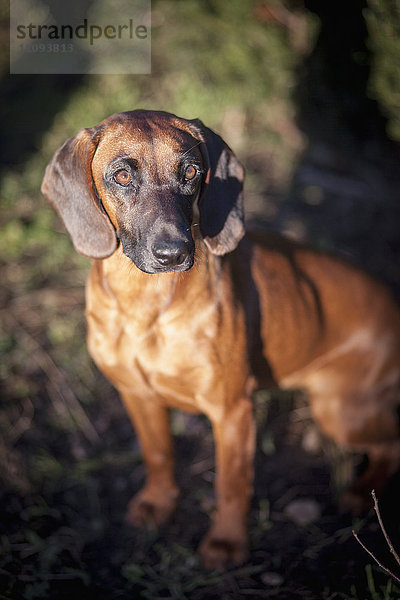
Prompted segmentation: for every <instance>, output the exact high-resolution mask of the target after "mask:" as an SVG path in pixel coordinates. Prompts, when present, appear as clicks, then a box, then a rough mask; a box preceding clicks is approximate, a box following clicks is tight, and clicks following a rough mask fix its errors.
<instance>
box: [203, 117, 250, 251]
mask: <svg viewBox="0 0 400 600" xmlns="http://www.w3.org/2000/svg"><path fill="white" fill-rule="evenodd" d="M192 123H193V124H194V125H195V126H196V127H197V128H198V130H199V132H200V134H201V138H203V141H204V144H202V145H201V146H200V149H201V152H202V154H203V160H204V163H205V165H206V167H207V168H208V173H207V177H206V178H205V182H204V183H203V188H202V191H201V193H200V198H199V211H200V231H201V234H202V236H203V239H204V241H205V243H206V244H207V246H208V248H209V249H210V250H211V252H213V253H214V254H226V253H228V252H232V250H234V249H235V248H236V246H237V245H238V243H239V242H240V240H241V239H242V237H243V235H244V232H245V231H244V216H243V193H242V190H243V181H244V168H243V166H242V165H241V163H240V162H239V161H238V159H237V158H236V156H235V154H234V153H233V152H232V150H231V149H230V148H229V147H228V146H227V144H225V142H224V140H223V139H222V138H221V137H220V136H219V135H217V134H216V133H214V132H213V131H212V130H211V129H208V127H205V126H204V125H203V123H202V122H201V121H199V120H198V119H196V120H194V121H192Z"/></svg>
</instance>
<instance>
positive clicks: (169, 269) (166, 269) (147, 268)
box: [124, 253, 194, 275]
mask: <svg viewBox="0 0 400 600" xmlns="http://www.w3.org/2000/svg"><path fill="white" fill-rule="evenodd" d="M124 254H125V253H124ZM129 258H130V257H129ZM131 260H132V262H133V263H134V264H135V265H136V267H137V268H138V269H140V271H142V272H143V273H147V274H149V275H153V274H155V273H173V272H176V271H189V269H191V268H192V267H193V264H194V257H193V258H192V259H191V260H190V261H189V260H187V261H185V262H184V263H182V264H181V265H175V266H162V265H157V264H156V263H153V264H145V265H144V264H142V263H140V262H139V261H135V260H133V259H132V258H131Z"/></svg>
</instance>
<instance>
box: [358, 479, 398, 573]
mask: <svg viewBox="0 0 400 600" xmlns="http://www.w3.org/2000/svg"><path fill="white" fill-rule="evenodd" d="M371 494H372V498H373V500H374V510H375V512H376V515H377V517H378V521H379V526H380V528H381V531H382V533H383V535H384V537H385V540H386V543H387V545H388V546H389V550H390V552H391V553H392V554H393V556H394V557H395V559H396V561H397V563H398V564H399V565H400V558H399V556H398V554H397V552H396V551H395V549H394V547H393V544H392V542H391V540H390V538H389V536H388V534H387V532H386V529H385V527H384V525H383V521H382V517H381V513H380V510H379V504H378V500H377V498H376V494H375V491H374V490H372V492H371ZM353 536H354V537H355V539H356V540H357V542H358V543H359V544H360V546H361V547H362V548H363V549H364V550H365V551H366V552H367V553H368V554H369V555H370V556H371V557H372V558H373V559H374V561H375V562H376V564H377V565H378V566H379V567H380V568H381V569H382V570H383V571H385V573H387V574H388V575H390V577H392V578H393V579H394V580H395V581H397V583H400V577H398V576H397V575H395V574H394V573H393V572H392V571H391V570H390V569H388V568H387V567H385V566H384V565H383V564H382V563H381V562H380V561H379V560H378V559H377V558H376V556H375V554H373V553H372V552H371V550H369V548H367V547H366V546H365V544H363V542H362V541H361V540H360V538H359V537H358V535H357V534H356V532H355V531H354V529H353Z"/></svg>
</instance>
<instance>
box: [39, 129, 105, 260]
mask: <svg viewBox="0 0 400 600" xmlns="http://www.w3.org/2000/svg"><path fill="white" fill-rule="evenodd" d="M99 139H100V134H99V130H98V129H97V128H94V127H93V128H91V129H82V130H81V131H80V132H79V133H78V134H77V135H76V136H75V137H73V138H71V139H69V140H67V141H66V142H65V144H64V145H63V146H61V148H59V149H58V150H57V152H56V153H55V155H54V156H53V158H52V160H51V161H50V163H49V164H48V165H47V168H46V172H45V175H44V178H43V182H42V187H41V191H42V194H43V195H44V196H45V197H46V198H47V199H48V200H50V202H51V203H52V204H53V206H54V207H55V208H56V210H57V211H58V213H59V214H60V216H61V218H62V220H63V221H64V225H65V227H66V229H67V231H68V233H69V234H70V236H71V238H72V241H73V243H74V246H75V248H76V250H77V251H78V252H80V253H81V254H84V255H85V256H89V257H90V258H106V257H107V256H110V255H111V254H112V253H113V252H114V250H115V249H116V247H117V238H116V234H115V230H114V227H113V225H112V223H111V221H110V219H109V218H108V215H107V213H106V212H105V210H104V208H103V206H102V204H101V201H100V199H99V197H98V195H97V191H96V188H95V185H94V181H93V177H92V160H93V156H94V154H95V152H96V148H97V145H98V143H99Z"/></svg>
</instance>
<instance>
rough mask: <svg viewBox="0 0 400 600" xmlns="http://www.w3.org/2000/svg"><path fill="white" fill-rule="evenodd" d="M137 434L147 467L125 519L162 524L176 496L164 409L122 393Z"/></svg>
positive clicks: (153, 401) (168, 427)
mask: <svg viewBox="0 0 400 600" xmlns="http://www.w3.org/2000/svg"><path fill="white" fill-rule="evenodd" d="M121 396H122V399H123V401H124V404H125V406H126V408H127V410H128V413H129V415H130V417H131V420H132V422H133V424H134V427H135V429H136V433H137V435H138V437H139V441H140V445H141V448H142V452H143V458H144V461H145V463H146V467H147V479H146V483H145V485H144V487H143V488H142V489H141V490H140V491H139V492H138V493H137V494H136V496H134V498H133V499H132V500H131V502H130V503H129V507H128V513H127V520H128V521H129V522H130V523H132V524H133V525H136V526H138V527H143V526H145V525H150V526H154V525H156V526H157V525H161V524H162V523H164V522H165V521H166V520H167V519H168V518H169V517H170V515H171V514H172V512H173V511H174V509H175V505H176V499H177V497H178V493H179V490H178V487H177V485H176V483H175V477H174V456H173V448H172V438H171V432H170V423H169V415H168V411H167V409H166V408H165V407H164V406H162V405H160V404H159V403H158V402H157V400H151V399H140V398H137V397H136V396H135V395H133V394H129V393H126V392H125V393H121Z"/></svg>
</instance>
